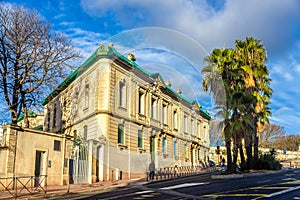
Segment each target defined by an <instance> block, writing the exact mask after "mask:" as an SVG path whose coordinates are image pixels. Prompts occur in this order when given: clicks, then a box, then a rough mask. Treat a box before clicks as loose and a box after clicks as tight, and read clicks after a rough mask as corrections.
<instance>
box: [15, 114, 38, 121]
mask: <svg viewBox="0 0 300 200" xmlns="http://www.w3.org/2000/svg"><path fill="white" fill-rule="evenodd" d="M27 115H28V118H36V117H37V115H36V113H35V112H32V111H28V113H27ZM23 119H24V114H21V115H20V116H19V117H18V122H20V121H22V120H23Z"/></svg>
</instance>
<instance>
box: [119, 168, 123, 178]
mask: <svg viewBox="0 0 300 200" xmlns="http://www.w3.org/2000/svg"><path fill="white" fill-rule="evenodd" d="M122 175H123V172H122V171H121V170H120V180H122Z"/></svg>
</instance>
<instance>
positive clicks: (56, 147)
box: [53, 140, 60, 151]
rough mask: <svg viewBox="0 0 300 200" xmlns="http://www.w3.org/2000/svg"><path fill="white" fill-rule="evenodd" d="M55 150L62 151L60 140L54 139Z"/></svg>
mask: <svg viewBox="0 0 300 200" xmlns="http://www.w3.org/2000/svg"><path fill="white" fill-rule="evenodd" d="M53 150H54V151H60V141H59V140H54V148H53Z"/></svg>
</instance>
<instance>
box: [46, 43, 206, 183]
mask: <svg viewBox="0 0 300 200" xmlns="http://www.w3.org/2000/svg"><path fill="white" fill-rule="evenodd" d="M43 104H44V106H45V122H44V131H49V132H56V133H63V134H65V135H70V136H73V137H74V141H73V143H74V145H73V146H72V149H71V153H72V154H71V160H70V161H71V162H70V163H71V165H70V173H71V175H72V176H74V177H73V178H74V182H75V183H80V182H86V183H91V182H95V181H103V180H111V179H118V178H135V177H142V176H144V175H145V173H146V171H147V169H148V165H149V163H150V162H151V161H154V163H155V166H156V168H161V167H166V166H175V165H177V166H193V165H199V164H200V162H201V161H202V162H203V161H205V160H206V159H207V156H208V150H209V145H210V141H209V120H210V116H209V114H208V113H207V112H206V111H204V110H202V108H201V106H200V105H199V104H198V103H197V102H196V101H191V100H188V99H186V98H185V97H184V96H183V95H182V94H181V91H180V90H179V89H178V90H174V89H173V88H172V87H171V84H170V82H168V81H164V80H163V79H162V77H161V76H160V75H159V74H155V73H149V72H147V71H146V70H144V69H143V68H141V67H140V66H139V65H137V64H136V63H135V58H134V56H133V55H132V54H130V55H128V56H127V57H125V56H123V55H121V54H120V53H118V52H117V51H116V50H115V48H114V47H113V46H112V45H110V46H104V45H100V46H99V48H98V49H97V51H96V52H95V53H94V54H92V55H91V57H90V58H88V59H87V60H86V61H85V62H84V63H83V64H82V66H81V67H79V68H78V69H77V70H75V71H74V72H72V74H71V75H70V76H69V77H68V78H67V79H66V80H65V81H64V82H63V83H62V84H61V85H59V86H58V88H57V89H56V90H55V91H53V93H51V94H50V95H49V96H48V97H47V98H46V99H45V100H44V102H43Z"/></svg>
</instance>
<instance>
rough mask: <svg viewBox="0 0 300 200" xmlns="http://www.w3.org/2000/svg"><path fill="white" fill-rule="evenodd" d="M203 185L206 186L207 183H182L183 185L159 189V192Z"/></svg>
mask: <svg viewBox="0 0 300 200" xmlns="http://www.w3.org/2000/svg"><path fill="white" fill-rule="evenodd" d="M205 184H208V183H183V184H179V185H173V186H169V187H163V188H160V189H161V190H172V189H177V188H183V187H191V186H195V185H205Z"/></svg>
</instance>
